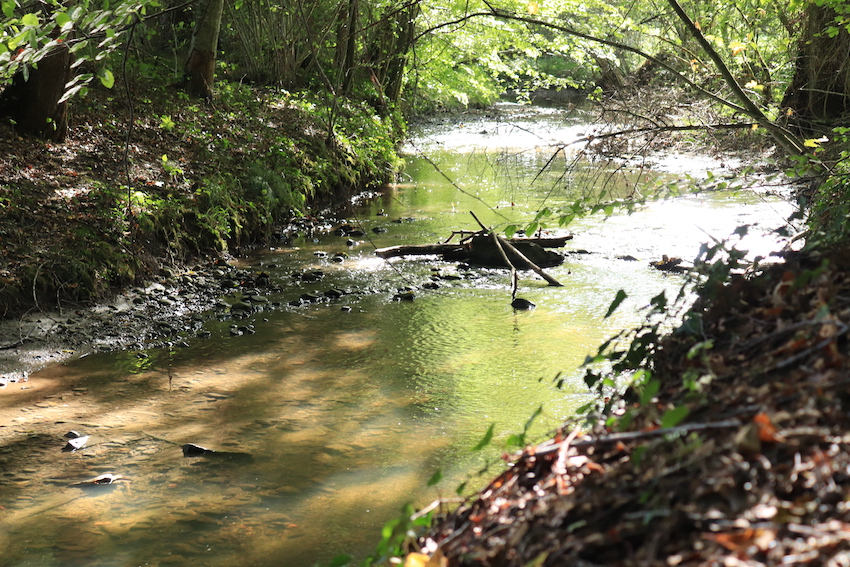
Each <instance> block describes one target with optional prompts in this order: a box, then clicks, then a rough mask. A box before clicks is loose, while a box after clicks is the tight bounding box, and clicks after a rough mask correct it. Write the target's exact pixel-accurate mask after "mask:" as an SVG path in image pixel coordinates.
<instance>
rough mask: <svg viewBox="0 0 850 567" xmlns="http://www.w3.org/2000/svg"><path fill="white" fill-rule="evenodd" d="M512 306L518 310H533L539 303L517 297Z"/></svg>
mask: <svg viewBox="0 0 850 567" xmlns="http://www.w3.org/2000/svg"><path fill="white" fill-rule="evenodd" d="M511 307H513V308H514V309H516V310H517V311H531V310H532V309H534V308H535V307H537V305H535V304H534V303H532V302H530V301H529V300H527V299H523V298H521V297H517V298H516V299H514V300H513V301H511Z"/></svg>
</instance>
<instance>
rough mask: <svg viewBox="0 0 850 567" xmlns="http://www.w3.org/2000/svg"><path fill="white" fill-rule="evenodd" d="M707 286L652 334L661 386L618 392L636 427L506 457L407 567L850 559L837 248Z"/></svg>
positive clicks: (848, 443)
mask: <svg viewBox="0 0 850 567" xmlns="http://www.w3.org/2000/svg"><path fill="white" fill-rule="evenodd" d="M714 291H715V293H714V295H713V298H712V299H711V300H708V301H705V300H701V301H700V302H698V305H700V306H701V307H697V309H698V310H699V311H700V312H701V313H702V315H703V316H702V327H701V329H699V330H698V331H697V332H696V333H691V334H688V333H686V332H677V333H674V334H672V335H671V336H669V337H667V338H665V339H663V340H662V342H661V343H660V344H659V346H658V349H657V352H656V354H655V357H654V362H653V376H654V377H655V378H657V379H658V381H659V383H660V389H659V390H658V391H657V393H656V394H655V395H652V393H649V394H645V395H644V399H643V400H642V401H643V402H644V403H643V405H641V404H640V403H639V402H637V401H635V400H636V399H638V398H640V397H641V395H642V393H641V392H640V391H637V392H635V391H632V392H627V395H626V396H625V399H628V400H630V401H631V403H629V404H624V406H623V407H622V409H621V411H619V412H615V413H617V414H619V415H620V417H621V421H620V423H622V422H623V421H624V420H622V416H623V415H625V414H626V413H628V414H629V415H630V417H631V418H633V421H632V422H631V424H630V425H628V426H624V427H622V428H619V427H618V426H617V422H616V420H613V421H609V422H608V426H606V425H605V424H603V423H598V424H597V425H596V426H594V427H591V428H583V429H582V428H576V429H574V430H573V429H569V428H567V427H565V429H563V430H562V432H561V433H560V434H559V435H558V436H557V437H556V438H555V439H553V440H551V441H550V442H548V443H544V444H542V445H539V446H536V447H529V448H526V449H525V450H524V451H523V452H522V453H521V454H519V455H514V456H513V457H511V459H510V466H509V467H508V468H507V469H506V470H505V472H503V473H502V474H501V475H500V476H499V477H498V478H496V479H495V480H493V481H492V482H491V483H490V484H489V485H488V486H487V487H486V488H485V489H484V490H482V491H481V492H480V493H479V494H478V495H477V496H476V497H475V498H473V499H471V500H469V501H468V502H467V503H465V504H463V505H462V506H461V507H460V508H459V509H457V510H456V511H454V512H452V513H449V514H447V515H444V516H441V517H440V518H439V520H438V522H437V523H436V525H435V526H434V527H433V528H432V529H431V531H430V532H429V533H428V534H427V535H425V536H423V537H422V538H421V539H420V540H419V542H418V543H419V547H420V549H419V550H418V551H417V552H415V553H411V554H410V555H408V557H407V559H406V561H407V563H406V565H408V566H425V565H427V566H429V567H437V566H447V565H451V566H458V565H464V566H466V565H468V566H472V565H477V566H493V567H495V566H499V567H506V566H517V567H520V566H522V567H528V566H534V567H542V566H555V565H575V566H588V567H589V566H594V565H618V566H619V565H622V566H632V565H633V566H639V565H640V566H655V565H658V566H661V565H665V566H674V565H731V566H738V565H748V566H757V565H825V566H831V567H838V566H843V565H850V393H849V392H850V389H848V385H850V377H848V364H850V358H848V338H847V333H848V331H850V259H848V254H847V251H846V250H830V251H828V252H825V251H822V252H795V253H789V254H788V256H787V258H786V260H785V262H784V263H781V264H776V265H773V266H771V267H769V268H767V269H765V270H764V272H763V273H760V274H758V275H757V277H751V278H744V277H743V276H737V277H733V279H732V281H731V283H729V284H727V285H724V286H722V287H717V288H715V290H714ZM676 408H687V412H685V410H684V409H678V410H677V409H676ZM670 410H674V411H673V413H668V412H670ZM673 414H678V415H679V416H680V417H681V416H683V415H686V417H685V419H683V420H682V421H681V422H678V423H675V424H672V423H667V424H665V423H664V422H665V421H666V419H665V417H664V416H665V415H673Z"/></svg>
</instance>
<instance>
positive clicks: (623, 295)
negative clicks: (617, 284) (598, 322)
mask: <svg viewBox="0 0 850 567" xmlns="http://www.w3.org/2000/svg"><path fill="white" fill-rule="evenodd" d="M627 297H628V295H626V292H625V291H623V290H622V289H621V290H620V291H618V292H617V295H616V296H615V297H614V301H612V302H611V306H610V307H608V312H607V313H605V317H603V319H607V318H608V317H610V316H611V315H612V314H613V313H614V311H616V310H617V308H618V307H619V306H620V304H621V303H622V302H623V301H625V300H626V298H627Z"/></svg>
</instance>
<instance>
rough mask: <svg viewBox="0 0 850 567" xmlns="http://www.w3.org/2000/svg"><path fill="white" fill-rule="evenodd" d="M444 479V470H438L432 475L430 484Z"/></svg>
mask: <svg viewBox="0 0 850 567" xmlns="http://www.w3.org/2000/svg"><path fill="white" fill-rule="evenodd" d="M441 480H443V471H441V470H438V471H437V472H435V473H434V474H432V475H431V478H429V479H428V486H434V485H435V484H437V483H439V482H440V481H441Z"/></svg>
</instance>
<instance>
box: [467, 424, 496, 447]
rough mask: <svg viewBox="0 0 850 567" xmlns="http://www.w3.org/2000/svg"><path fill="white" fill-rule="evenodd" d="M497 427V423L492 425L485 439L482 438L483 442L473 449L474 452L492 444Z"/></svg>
mask: <svg viewBox="0 0 850 567" xmlns="http://www.w3.org/2000/svg"><path fill="white" fill-rule="evenodd" d="M495 427H496V424H495V423H491V424H490V427H488V428H487V433H485V434H484V437H482V438H481V441H479V442H478V445H476V446H475V447H473V448H472V450H473V451H480V450H481V449H483V448H484V447H486V446H487V445H489V444H490V442H491V441H492V440H493V429H494V428H495Z"/></svg>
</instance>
